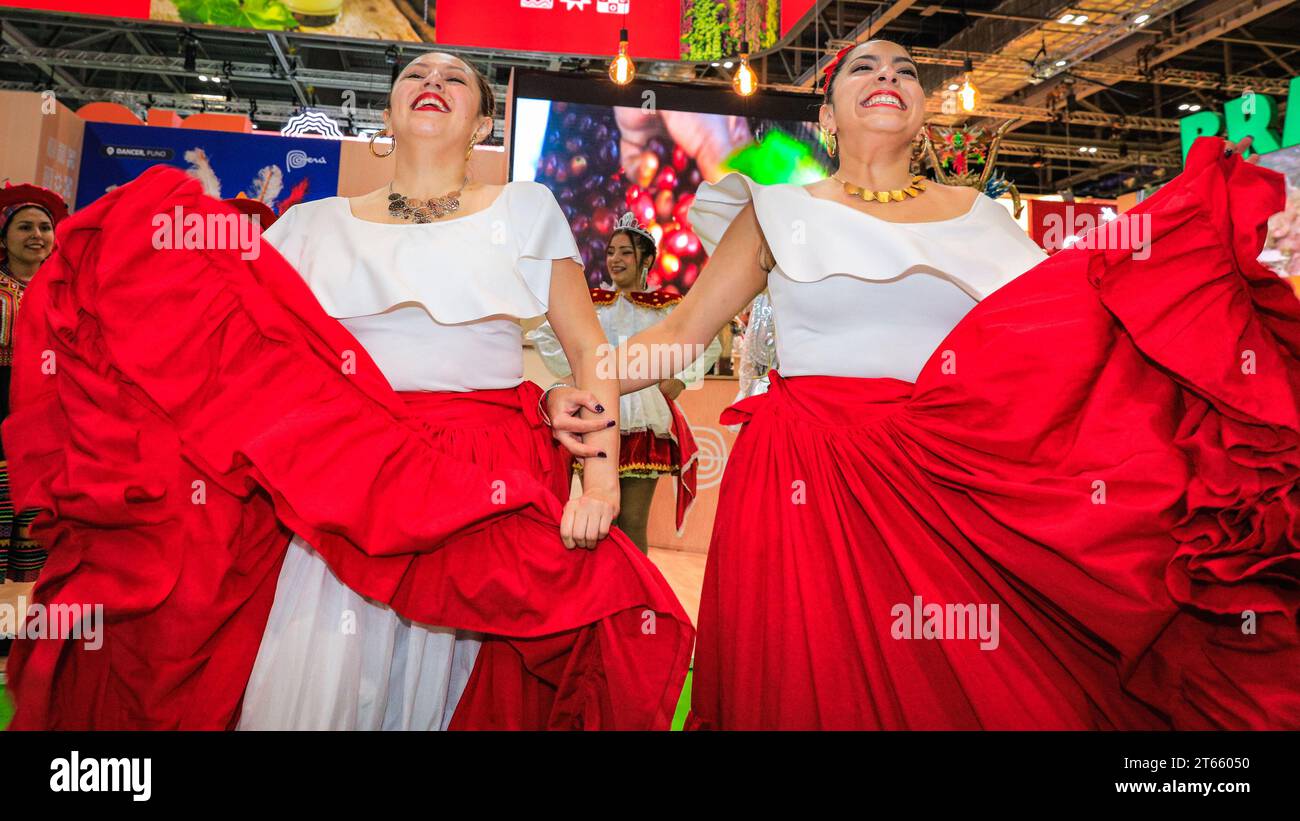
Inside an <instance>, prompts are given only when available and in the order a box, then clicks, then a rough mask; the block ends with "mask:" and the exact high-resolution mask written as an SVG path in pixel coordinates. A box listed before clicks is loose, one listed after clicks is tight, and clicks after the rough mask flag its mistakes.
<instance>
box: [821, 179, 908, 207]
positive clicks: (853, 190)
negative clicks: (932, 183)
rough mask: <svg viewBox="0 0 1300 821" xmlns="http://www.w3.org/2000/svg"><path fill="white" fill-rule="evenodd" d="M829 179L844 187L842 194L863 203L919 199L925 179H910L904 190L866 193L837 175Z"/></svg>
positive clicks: (896, 189)
mask: <svg viewBox="0 0 1300 821" xmlns="http://www.w3.org/2000/svg"><path fill="white" fill-rule="evenodd" d="M831 179H833V180H835V181H836V182H838V183H840V184H842V185H843V186H844V193H846V194H848V195H849V196H850V197H858V198H859V199H861V200H862V201H864V202H880V203H885V202H902V201H903V200H904V199H906V198H907V197H919V196H920V195H921V192H923V191H925V183H926V179H925V177H922V176H919V175H918V176H915V177H912V182H911V183H909V184H908V185H907V186H906V187H904V188H895V189H894V190H892V191H868V190H867V189H865V188H863V187H862V186H860V185H854V184H853V183H851V182H848V181H846V180H842V179H840V175H839V174H835V175H834V176H832V177H831Z"/></svg>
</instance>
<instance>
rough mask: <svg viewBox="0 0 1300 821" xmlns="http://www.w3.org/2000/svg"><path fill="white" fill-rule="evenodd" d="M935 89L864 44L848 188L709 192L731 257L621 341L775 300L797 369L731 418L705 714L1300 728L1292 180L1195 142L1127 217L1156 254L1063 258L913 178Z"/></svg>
mask: <svg viewBox="0 0 1300 821" xmlns="http://www.w3.org/2000/svg"><path fill="white" fill-rule="evenodd" d="M917 76H918V75H917V69H916V66H915V65H914V64H913V62H912V60H911V59H910V58H909V56H908V53H907V51H906V50H905V49H903V48H902V47H901V46H899V45H896V44H894V43H891V42H885V41H872V42H868V43H864V44H861V45H857V46H856V47H854V48H852V49H849V50H846V51H845V52H841V54H840V55H839V58H838V59H837V61H836V62H835V64H834V65H833V66H832V67H831V69H830V71H829V72H828V74H827V79H826V86H825V98H824V104H823V106H822V109H821V124H822V127H823V128H824V129H825V130H826V131H827V132H828V133H829V134H830V135H831V138H830V143H831V145H832V146H836V144H838V145H837V146H836V147H837V148H838V156H839V168H838V170H837V172H836V173H835V175H834V176H833V177H832V178H831V179H827V180H824V181H820V182H818V183H815V184H813V185H810V186H807V187H801V186H796V185H775V186H770V187H766V186H759V185H756V184H754V183H753V182H751V181H749V180H747V179H746V178H744V177H741V176H738V175H732V176H729V177H726V178H724V179H723V180H721V181H720V182H719V183H717V184H716V185H706V186H703V187H702V189H701V190H700V192H699V195H698V198H697V201H696V205H695V207H694V208H693V210H692V214H691V221H692V224H693V225H694V226H695V229H696V231H697V233H699V235H700V236H701V238H702V239H703V240H704V241H705V243H706V246H707V247H708V248H709V250H710V251H711V252H712V258H711V259H710V261H709V263H708V266H707V267H706V268H705V270H704V271H703V273H702V274H701V276H700V277H699V279H698V281H697V282H696V284H695V286H694V287H693V288H692V289H691V291H690V293H689V294H688V295H687V296H686V298H685V299H684V300H683V302H682V304H681V305H680V307H678V309H677V310H676V311H675V312H674V313H673V314H672V315H670V316H669V317H667V319H665V321H664V322H663V323H661V324H659V325H657V326H655V327H653V328H651V329H649V330H647V331H645V332H643V333H641V334H638V335H637V336H635V337H634V338H633V339H631V340H630V341H629V342H628V343H627V346H628V348H629V349H630V350H629V351H627V352H624V351H620V352H617V354H616V355H618V356H620V357H622V356H623V355H624V354H627V355H628V356H629V357H630V356H631V355H632V352H633V351H641V350H648V351H650V352H652V353H653V352H654V351H656V350H661V351H666V350H680V349H681V347H680V346H682V345H688V346H689V345H702V344H704V343H706V342H707V341H708V340H709V339H710V338H712V337H713V335H714V334H716V333H717V332H718V329H719V328H720V327H721V326H722V324H723V323H724V322H726V321H727V320H729V319H730V318H731V317H732V316H733V315H735V313H736V312H737V311H739V310H741V309H742V308H743V307H744V306H745V305H746V304H748V303H749V301H750V300H751V299H753V298H754V296H755V295H756V294H758V293H759V292H760V291H762V290H763V289H764V287H767V288H768V289H769V291H770V293H771V299H772V305H773V310H774V313H775V318H776V322H777V326H778V327H779V328H780V333H779V334H778V336H777V346H778V349H779V357H780V362H781V368H780V373H774V374H773V376H772V384H771V390H770V391H769V392H768V393H767V394H764V395H760V396H756V397H753V398H750V399H746V400H743V401H741V402H739V403H738V404H736V405H735V406H733V407H732V408H731V409H729V410H728V411H727V412H726V413H725V414H724V415H723V422H743V423H744V428H743V430H742V432H741V434H740V436H739V438H738V440H737V442H736V444H735V447H734V449H733V451H732V453H731V455H730V458H729V460H728V464H727V469H726V474H725V476H724V478H723V484H722V490H721V493H720V495H719V498H720V501H719V507H718V511H717V517H716V521H715V526H714V532H713V539H712V543H711V545H710V548H709V556H708V564H707V568H706V572H705V581H704V590H703V596H702V599H701V605H700V618H699V640H698V646H697V649H696V656H695V683H694V692H693V694H692V710H693V723H694V725H695V726H697V727H720V728H790V729H796V728H797V729H803V728H1134V727H1171V726H1172V727H1176V728H1189V727H1238V728H1241V727H1290V728H1295V727H1300V682H1298V681H1297V680H1296V678H1295V675H1294V673H1295V670H1296V669H1297V662H1298V661H1300V653H1298V651H1297V648H1298V646H1300V644H1298V641H1297V632H1296V631H1297V627H1296V611H1297V606H1298V605H1300V578H1298V576H1300V561H1297V559H1298V558H1300V556H1298V555H1297V544H1296V540H1297V533H1300V527H1298V526H1297V517H1298V516H1300V513H1298V511H1300V493H1298V491H1297V479H1298V478H1300V421H1298V420H1300V412H1298V404H1300V402H1298V398H1300V389H1298V386H1297V384H1296V383H1295V382H1294V375H1295V374H1296V373H1297V372H1300V304H1297V302H1296V300H1295V297H1294V295H1293V294H1292V293H1291V292H1290V289H1289V288H1288V287H1287V286H1286V285H1285V284H1284V283H1282V282H1281V281H1280V280H1278V278H1277V277H1276V276H1272V275H1271V274H1270V273H1269V272H1267V271H1265V270H1264V269H1263V268H1262V267H1261V266H1259V265H1258V264H1257V263H1256V262H1255V256H1256V255H1257V253H1258V251H1259V249H1260V248H1261V247H1262V241H1263V236H1264V230H1265V224H1266V220H1267V217H1268V216H1269V214H1270V213H1272V212H1273V211H1276V210H1278V208H1280V207H1281V204H1282V188H1281V182H1280V177H1279V176H1278V175H1276V174H1274V173H1272V172H1269V171H1265V170H1262V169H1259V168H1257V167H1255V166H1253V165H1249V164H1246V163H1244V162H1243V161H1242V160H1241V159H1240V157H1238V156H1234V153H1235V152H1234V150H1232V149H1229V150H1228V151H1227V152H1225V150H1224V143H1223V142H1222V141H1217V140H1201V141H1199V142H1198V143H1197V144H1196V145H1195V146H1194V147H1193V150H1192V152H1191V155H1190V156H1189V158H1188V163H1187V168H1186V170H1185V172H1184V173H1183V174H1182V175H1181V176H1180V177H1179V178H1177V179H1176V180H1174V181H1172V182H1171V183H1169V185H1167V186H1166V188H1165V189H1164V190H1162V191H1161V192H1160V193H1159V194H1157V195H1156V196H1155V197H1153V198H1151V199H1149V200H1147V201H1146V202H1145V203H1143V204H1142V205H1141V206H1139V207H1138V208H1137V209H1135V210H1134V211H1130V212H1129V213H1127V214H1126V215H1124V216H1123V217H1121V221H1124V222H1126V223H1137V222H1138V221H1143V222H1147V223H1148V224H1149V227H1150V231H1149V232H1148V233H1146V234H1144V235H1143V236H1146V237H1149V248H1144V249H1130V250H1123V249H1115V248H1114V247H1113V246H1112V247H1111V248H1110V249H1109V250H1085V249H1083V248H1082V247H1079V248H1072V249H1069V250H1066V251H1062V252H1061V253H1059V254H1057V255H1055V256H1054V257H1052V258H1051V259H1050V260H1048V261H1046V262H1042V260H1043V254H1042V253H1041V252H1040V251H1039V250H1038V249H1037V248H1036V247H1035V246H1034V245H1033V244H1032V243H1031V242H1030V241H1029V239H1028V238H1027V237H1026V236H1025V235H1024V233H1023V232H1022V231H1021V230H1020V229H1019V228H1018V227H1017V226H1016V225H1015V223H1014V222H1013V221H1012V220H1011V219H1010V217H1009V215H1008V214H1007V212H1006V211H1005V210H1003V209H1002V208H1001V207H1000V206H998V205H997V204H995V203H994V202H992V201H991V200H989V199H988V198H986V197H984V196H982V195H979V194H977V193H976V192H974V191H972V190H970V189H964V188H950V187H946V186H942V185H937V184H934V183H924V182H920V183H918V181H916V180H914V179H913V177H912V175H911V173H910V172H909V160H910V154H911V146H912V144H913V141H914V140H915V138H916V136H917V134H918V132H919V129H920V127H921V125H922V121H923V118H924V111H925V92H924V90H923V89H922V87H921V85H920V83H919V82H918V79H917ZM1239 148H1240V147H1238V149H1239ZM1134 227H1137V226H1136V225H1134ZM797 229H802V230H797ZM1135 235H1136V234H1135V233H1130V236H1135ZM800 239H804V240H806V241H799V240H800ZM1134 250H1140V251H1141V253H1134V252H1133V251H1134ZM1148 253H1149V256H1148ZM1040 262H1041V264H1039V263H1040ZM1027 269H1032V270H1028V272H1027V273H1025V272H1026V270H1027ZM660 345H662V346H664V347H662V348H656V347H655V346H660ZM639 346H645V347H639ZM619 361H626V360H624V359H622V358H620V359H619ZM1247 366H1249V367H1247ZM671 367H672V363H670V362H664V363H662V364H660V366H659V368H658V369H656V370H655V371H654V372H652V373H650V374H648V376H649V379H625V380H623V385H622V390H623V391H624V392H628V391H632V390H637V389H639V388H640V387H642V386H643V385H645V384H647V382H650V381H652V380H653V379H656V378H660V377H661V376H663V375H664V373H665V372H666V371H668V370H669V369H670V368H671ZM677 367H680V365H679V364H678V365H677Z"/></svg>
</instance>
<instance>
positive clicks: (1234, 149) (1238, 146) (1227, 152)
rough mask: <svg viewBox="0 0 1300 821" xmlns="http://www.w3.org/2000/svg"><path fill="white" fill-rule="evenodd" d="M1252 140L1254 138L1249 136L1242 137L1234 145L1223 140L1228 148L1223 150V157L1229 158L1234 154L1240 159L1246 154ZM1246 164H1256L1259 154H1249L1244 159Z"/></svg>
mask: <svg viewBox="0 0 1300 821" xmlns="http://www.w3.org/2000/svg"><path fill="white" fill-rule="evenodd" d="M1254 140H1255V138H1254V137H1250V136H1247V137H1243V138H1242V139H1241V140H1239V141H1237V142H1235V143H1230V142H1228V141H1227V140H1224V142H1225V143H1227V145H1228V147H1227V148H1226V149H1224V151H1223V156H1225V157H1231V156H1232V155H1234V154H1235V155H1237V156H1238V157H1240V156H1241V155H1242V154H1244V153H1246V151H1247V150H1249V149H1250V144H1251V143H1252V142H1254ZM1246 162H1248V163H1258V162H1259V154H1251V155H1250V156H1249V157H1247V158H1246Z"/></svg>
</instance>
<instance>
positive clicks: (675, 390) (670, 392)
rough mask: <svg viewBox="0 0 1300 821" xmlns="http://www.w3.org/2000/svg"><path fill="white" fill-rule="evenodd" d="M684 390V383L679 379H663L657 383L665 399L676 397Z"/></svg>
mask: <svg viewBox="0 0 1300 821" xmlns="http://www.w3.org/2000/svg"><path fill="white" fill-rule="evenodd" d="M684 390H686V383H685V382H683V381H682V380H680V379H665V380H664V381H662V382H660V383H659V392H660V393H662V394H663V395H664V397H665V398H667V399H676V398H677V397H679V396H681V395H682V391H684Z"/></svg>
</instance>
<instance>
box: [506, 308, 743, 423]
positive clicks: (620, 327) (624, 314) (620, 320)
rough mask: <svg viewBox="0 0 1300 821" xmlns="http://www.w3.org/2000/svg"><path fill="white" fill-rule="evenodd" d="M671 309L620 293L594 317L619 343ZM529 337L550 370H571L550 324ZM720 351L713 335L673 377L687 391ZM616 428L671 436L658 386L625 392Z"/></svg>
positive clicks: (559, 373) (562, 374)
mask: <svg viewBox="0 0 1300 821" xmlns="http://www.w3.org/2000/svg"><path fill="white" fill-rule="evenodd" d="M671 311H672V307H671V306H666V307H663V308H652V307H650V306H648V305H638V304H636V303H634V302H632V300H630V299H628V298H627V296H625V295H624V294H622V293H620V294H619V296H618V299H615V300H614V301H613V302H611V303H610V304H608V305H597V306H596V318H597V319H598V320H600V327H601V330H603V331H604V332H605V339H606V341H608V342H609V344H611V345H622V344H623V343H624V342H626V341H627V340H629V339H631V338H632V337H633V336H635V335H637V334H639V333H641V332H642V331H644V330H645V329H646V328H649V327H651V326H652V325H658V324H659V323H660V322H663V321H664V319H665V318H666V317H667V316H668V314H669V312H671ZM528 338H529V339H530V340H532V342H533V344H534V345H536V346H537V352H538V353H539V354H541V357H542V361H543V362H545V363H546V367H547V368H548V369H550V371H551V373H553V374H555V375H556V376H559V377H565V376H569V375H570V374H571V373H572V372H573V371H572V369H571V368H570V367H569V361H568V359H566V358H565V356H564V349H563V348H561V347H560V340H559V339H558V338H556V336H555V331H554V330H552V329H551V323H549V322H543V323H542V324H541V325H540V326H539V327H538V328H537V329H535V330H533V331H530V332H529V334H528ZM721 353H722V343H721V342H719V341H718V340H717V339H716V338H715V339H713V340H712V341H711V342H710V343H709V345H708V347H706V348H705V349H704V353H703V354H702V355H701V356H700V358H699V359H696V360H695V361H694V362H692V363H691V364H690V365H687V366H686V368H685V369H683V370H682V372H681V373H678V374H674V376H673V378H674V379H677V380H679V381H680V382H682V384H684V385H686V387H687V389H688V390H689V389H691V388H693V387H695V386H696V385H698V384H699V383H700V382H701V381H702V380H703V379H704V375H705V374H706V373H708V372H709V370H710V369H711V368H712V367H713V365H714V363H715V362H717V361H718V356H719V354H721ZM618 427H619V431H620V432H622V433H637V432H640V431H646V430H648V431H651V432H653V433H654V434H655V436H658V437H660V438H668V439H671V438H672V428H673V414H672V411H671V410H670V409H669V408H668V400H667V399H666V398H665V397H664V395H663V392H662V391H660V390H659V386H658V385H652V386H650V387H648V388H643V389H641V390H639V391H635V392H633V393H629V394H625V395H623V396H622V397H621V398H620V399H619V403H618Z"/></svg>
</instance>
